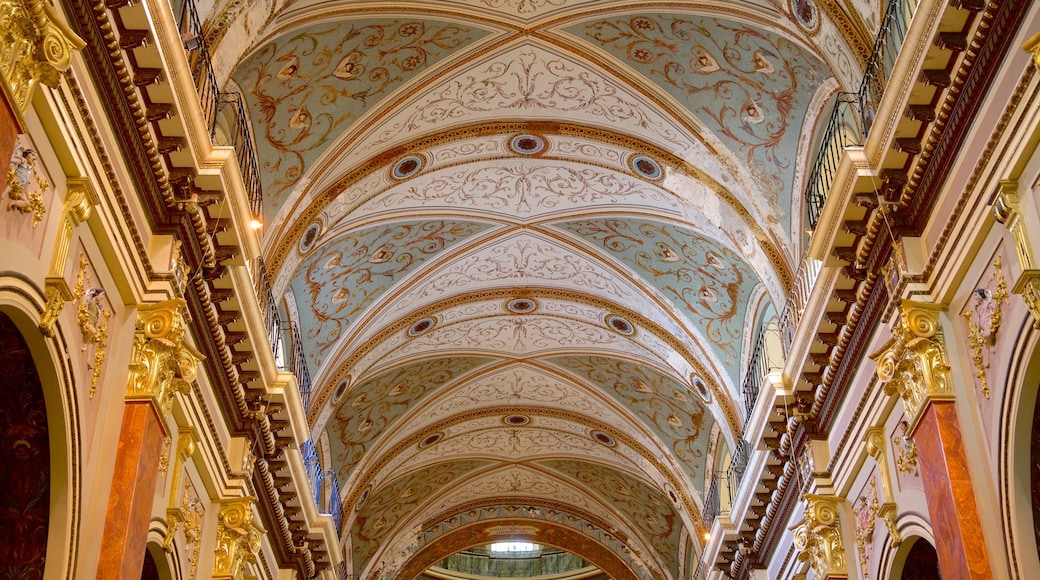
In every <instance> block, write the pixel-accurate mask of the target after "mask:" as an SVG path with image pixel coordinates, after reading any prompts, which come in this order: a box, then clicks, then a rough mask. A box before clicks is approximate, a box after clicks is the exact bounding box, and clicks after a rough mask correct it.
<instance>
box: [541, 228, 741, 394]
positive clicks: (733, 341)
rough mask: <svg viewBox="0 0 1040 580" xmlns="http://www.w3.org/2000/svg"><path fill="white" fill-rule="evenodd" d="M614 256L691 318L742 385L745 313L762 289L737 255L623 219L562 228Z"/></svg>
mask: <svg viewBox="0 0 1040 580" xmlns="http://www.w3.org/2000/svg"><path fill="white" fill-rule="evenodd" d="M556 225H557V226H558V227H561V228H563V229H565V230H567V231H570V232H572V233H575V234H577V235H579V236H582V237H583V238H585V239H586V240H589V241H591V242H593V243H595V244H596V245H598V246H600V247H602V248H603V249H605V250H607V251H608V252H610V253H612V254H614V256H616V257H617V258H618V259H620V260H621V261H622V262H624V263H625V264H627V265H629V266H631V267H632V268H634V269H635V271H636V272H638V273H639V274H641V275H643V276H645V277H646V278H647V280H648V281H649V282H650V283H651V284H653V285H654V286H656V287H657V288H658V289H660V290H661V291H662V292H664V294H665V295H667V296H668V298H669V299H671V300H672V302H673V303H674V304H675V305H676V306H678V307H679V308H681V309H682V310H684V311H685V312H686V313H687V314H689V316H690V319H691V320H692V321H693V323H694V324H695V325H696V326H697V328H699V329H700V330H701V332H702V333H703V334H704V335H705V337H707V339H708V340H709V341H711V343H712V345H713V346H714V349H715V352H716V353H717V354H718V356H719V358H720V359H721V360H722V362H723V364H725V365H726V367H727V369H728V370H729V372H730V375H731V376H732V377H733V379H734V381H736V380H738V379H739V377H738V373H739V368H738V366H739V363H740V355H739V348H740V344H741V339H742V336H743V332H744V329H743V323H744V311H745V309H746V308H747V303H748V299H749V297H750V295H751V291H752V290H753V289H754V287H755V285H756V284H757V283H758V278H757V277H756V276H755V273H754V271H752V270H751V268H750V267H749V266H748V265H747V264H746V263H745V262H744V261H743V260H742V259H741V258H740V256H739V255H737V254H736V253H735V252H733V251H732V250H729V249H728V248H725V247H723V246H721V245H719V244H718V243H716V242H714V241H713V240H710V239H708V238H706V237H703V236H700V235H698V234H696V233H694V232H691V231H689V230H686V229H683V228H680V227H677V226H673V225H669V224H663V223H658V222H637V221H634V220H620V219H595V220H580V221H573V222H566V223H559V224H556Z"/></svg>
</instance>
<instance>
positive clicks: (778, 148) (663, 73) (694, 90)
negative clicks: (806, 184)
mask: <svg viewBox="0 0 1040 580" xmlns="http://www.w3.org/2000/svg"><path fill="white" fill-rule="evenodd" d="M569 32H571V33H572V34H575V35H577V36H579V37H583V38H585V39H587V40H590V41H592V42H595V43H597V44H599V45H600V46H601V47H603V48H604V49H605V50H607V51H608V52H610V53H611V54H613V55H615V56H617V57H618V58H621V59H622V60H624V61H625V62H627V63H629V64H630V65H632V66H633V67H634V68H635V69H636V70H637V71H639V72H640V73H642V74H643V75H645V76H646V77H647V78H649V79H651V80H652V81H654V82H656V83H658V84H659V85H660V86H661V87H662V88H663V89H664V90H666V91H667V92H668V93H669V94H671V95H672V96H673V97H675V98H676V99H678V100H679V102H680V103H682V104H684V105H685V106H686V107H687V108H688V109H689V110H690V112H692V113H693V114H695V115H697V117H698V118H699V119H700V120H701V121H702V122H703V123H704V124H705V125H706V126H707V127H708V128H709V129H711V130H712V131H713V132H714V133H715V134H716V136H717V137H718V138H719V139H721V140H722V142H723V143H724V144H725V145H726V146H728V147H730V148H731V149H733V150H734V151H735V152H737V153H738V155H740V156H742V157H743V158H744V159H743V160H744V161H746V162H747V164H748V167H749V168H750V170H751V174H752V175H753V176H754V177H755V180H756V182H757V183H758V184H759V186H760V187H761V188H762V191H763V192H764V193H765V194H766V196H767V197H768V199H767V200H766V201H767V203H768V205H769V206H771V207H774V208H775V209H776V210H777V212H778V215H779V216H780V219H781V221H782V223H785V224H787V223H788V220H789V215H788V214H789V213H790V207H791V198H790V195H791V194H790V191H791V187H792V181H793V176H794V170H795V167H794V163H795V159H794V152H795V151H797V142H798V137H799V133H800V132H801V122H802V120H803V119H804V118H805V115H806V112H807V110H808V106H809V102H810V101H811V100H812V97H813V94H814V92H815V91H816V89H817V88H818V87H819V86H820V85H821V84H822V83H823V81H824V80H826V78H827V77H828V76H830V75H829V73H828V72H827V69H826V66H825V65H824V64H823V62H821V61H820V60H819V59H817V58H816V57H815V56H813V55H811V54H810V53H808V52H806V51H805V50H803V49H802V48H801V47H799V46H798V45H796V44H794V43H793V42H791V41H790V40H788V39H786V38H783V37H781V36H778V35H776V34H773V33H769V32H764V31H762V30H758V29H756V28H752V27H749V26H747V25H744V24H740V23H736V22H732V21H727V20H719V19H714V18H695V17H680V16H675V15H665V14H641V15H637V16H631V17H624V18H609V19H604V20H597V21H594V22H588V23H584V24H581V25H578V26H575V27H571V28H570V29H569Z"/></svg>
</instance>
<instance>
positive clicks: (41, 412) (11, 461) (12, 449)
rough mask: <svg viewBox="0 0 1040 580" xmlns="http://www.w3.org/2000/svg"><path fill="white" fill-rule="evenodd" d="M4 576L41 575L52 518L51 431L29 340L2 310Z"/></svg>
mask: <svg viewBox="0 0 1040 580" xmlns="http://www.w3.org/2000/svg"><path fill="white" fill-rule="evenodd" d="M0 353H3V355H2V356H0V376H3V377H5V379H6V380H5V383H6V385H5V387H4V388H3V389H0V465H4V466H5V468H4V469H2V470H0V489H3V490H4V493H3V494H0V575H10V576H12V577H19V578H27V579H32V578H42V577H43V573H44V566H45V564H46V554H47V538H48V531H49V523H50V499H51V493H50V484H51V456H50V441H49V437H50V433H49V430H48V424H47V409H46V405H45V403H44V395H43V387H42V385H41V382H40V376H39V374H38V372H37V369H36V364H35V363H34V361H33V357H32V353H31V352H30V350H29V345H28V344H27V343H26V341H25V338H24V337H23V336H22V334H21V332H20V331H19V330H18V327H17V326H15V324H14V321H12V320H11V319H10V318H9V317H8V316H7V315H6V314H3V313H0Z"/></svg>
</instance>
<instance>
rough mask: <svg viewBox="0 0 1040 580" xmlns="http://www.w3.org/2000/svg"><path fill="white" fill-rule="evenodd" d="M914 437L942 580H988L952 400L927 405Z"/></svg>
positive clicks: (980, 535)
mask: <svg viewBox="0 0 1040 580" xmlns="http://www.w3.org/2000/svg"><path fill="white" fill-rule="evenodd" d="M912 436H913V439H914V443H915V444H916V445H917V462H918V466H919V467H920V470H921V480H922V482H923V483H924V492H925V497H926V498H927V499H928V513H929V515H930V516H931V520H932V531H933V533H934V534H935V551H936V553H937V554H938V556H939V570H940V571H941V572H942V577H943V580H960V579H962V578H965V579H966V578H992V577H993V573H992V572H991V568H990V562H989V554H988V553H987V551H986V543H985V542H984V541H983V538H982V525H981V522H980V520H979V510H978V505H977V504H976V503H975V489H974V487H973V486H972V484H971V477H970V476H969V475H968V457H967V455H966V454H965V453H964V444H963V441H962V440H961V428H960V423H959V422H958V421H957V411H956V408H955V407H954V403H953V401H944V400H937V401H931V402H929V403H926V405H925V408H924V410H923V411H921V418H920V420H918V422H917V426H916V427H915V429H914V432H913V433H912Z"/></svg>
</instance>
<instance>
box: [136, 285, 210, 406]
mask: <svg viewBox="0 0 1040 580" xmlns="http://www.w3.org/2000/svg"><path fill="white" fill-rule="evenodd" d="M183 308H184V300H181V299H179V298H178V299H174V300H167V301H165V302H159V303H156V304H148V305H145V306H141V307H139V308H138V312H137V326H136V331H135V333H134V347H133V353H132V354H131V356H130V378H129V381H128V382H127V386H126V398H127V399H148V400H151V401H152V403H153V404H154V405H155V406H156V408H157V409H158V410H159V412H160V413H161V414H163V415H165V414H166V413H168V412H169V411H170V407H171V405H172V403H173V394H174V393H176V392H187V391H188V390H189V384H190V383H191V381H194V380H195V375H196V369H197V367H198V363H199V361H200V360H202V355H201V354H199V352H198V351H196V350H195V349H194V348H192V347H191V345H189V344H188V343H187V342H186V341H185V326H184V320H183V318H182V310H183Z"/></svg>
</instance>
